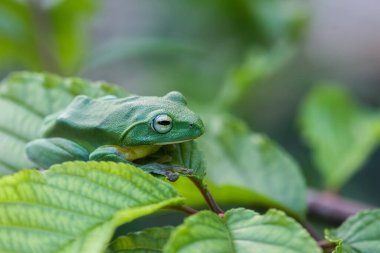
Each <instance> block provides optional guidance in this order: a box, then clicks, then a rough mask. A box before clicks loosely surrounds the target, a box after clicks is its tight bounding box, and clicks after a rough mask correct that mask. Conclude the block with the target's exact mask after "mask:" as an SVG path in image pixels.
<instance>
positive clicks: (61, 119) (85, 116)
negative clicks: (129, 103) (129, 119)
mask: <svg viewBox="0 0 380 253" xmlns="http://www.w3.org/2000/svg"><path fill="white" fill-rule="evenodd" d="M118 100H120V99H117V98H114V97H104V98H98V99H92V98H89V97H87V96H83V95H81V96H77V97H75V98H74V100H73V101H72V102H71V103H70V104H69V105H68V106H67V107H66V108H65V109H64V110H63V111H61V112H59V113H56V114H53V115H50V116H48V117H46V119H45V122H44V125H43V128H42V135H43V136H44V137H61V138H65V139H69V140H72V141H74V142H77V143H80V144H82V145H84V146H87V147H98V146H101V145H106V144H118V142H119V138H120V135H119V131H122V129H124V128H125V124H126V121H125V120H124V121H123V123H122V124H123V125H122V126H120V124H118V122H121V120H117V119H113V120H112V122H113V126H110V125H109V122H110V120H109V117H110V115H111V116H112V115H113V116H115V115H114V114H113V110H114V107H115V103H117V102H116V101H118ZM124 106H125V102H124ZM118 127H119V129H120V130H118V129H117V128H118Z"/></svg>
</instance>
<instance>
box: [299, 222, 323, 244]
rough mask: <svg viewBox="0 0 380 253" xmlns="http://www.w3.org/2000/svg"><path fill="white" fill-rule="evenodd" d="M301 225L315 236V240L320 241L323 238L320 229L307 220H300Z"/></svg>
mask: <svg viewBox="0 0 380 253" xmlns="http://www.w3.org/2000/svg"><path fill="white" fill-rule="evenodd" d="M299 222H300V223H301V225H302V226H303V227H304V228H305V229H306V231H307V232H309V234H310V235H311V237H313V238H314V240H316V241H319V240H321V239H322V237H321V235H320V234H319V233H318V231H316V230H315V228H314V227H313V226H312V225H311V224H310V223H309V222H307V221H299Z"/></svg>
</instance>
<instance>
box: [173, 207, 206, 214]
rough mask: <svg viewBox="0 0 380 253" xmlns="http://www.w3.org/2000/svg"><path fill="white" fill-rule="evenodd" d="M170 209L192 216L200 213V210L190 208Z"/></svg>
mask: <svg viewBox="0 0 380 253" xmlns="http://www.w3.org/2000/svg"><path fill="white" fill-rule="evenodd" d="M168 208H169V209H172V210H177V211H181V212H183V213H186V214H190V215H192V214H196V213H197V212H199V211H198V210H196V209H194V208H192V207H189V206H169V207H168Z"/></svg>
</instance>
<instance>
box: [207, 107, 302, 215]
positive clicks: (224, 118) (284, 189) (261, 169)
mask: <svg viewBox="0 0 380 253" xmlns="http://www.w3.org/2000/svg"><path fill="white" fill-rule="evenodd" d="M204 116H205V117H203V118H204V119H207V121H206V122H205V126H206V134H205V136H203V137H202V138H200V139H199V144H200V148H201V150H202V151H203V152H204V157H205V160H206V165H207V180H208V182H210V183H211V187H210V190H211V191H212V193H213V195H214V197H215V198H216V199H217V200H218V202H219V200H223V202H224V203H239V202H238V201H241V200H247V201H249V202H245V203H249V204H263V205H265V206H271V207H273V206H276V207H278V208H281V209H284V210H286V211H287V212H289V213H292V214H296V215H298V216H303V215H304V212H305V210H306V185H305V182H304V179H303V177H302V175H301V173H300V170H299V167H298V165H297V164H296V163H295V161H294V160H293V159H292V158H291V157H290V156H289V155H288V154H287V153H286V152H285V151H283V150H282V149H281V148H280V147H278V146H277V145H276V144H274V143H273V142H272V141H270V140H269V139H268V138H266V137H265V136H263V135H260V134H253V133H251V132H250V131H249V129H248V128H247V126H246V125H245V124H244V123H243V122H242V121H241V120H239V119H237V118H235V117H233V116H231V115H227V114H224V115H223V114H220V113H214V114H213V115H211V114H209V115H204ZM284 179H289V180H284ZM237 193H238V194H237Z"/></svg>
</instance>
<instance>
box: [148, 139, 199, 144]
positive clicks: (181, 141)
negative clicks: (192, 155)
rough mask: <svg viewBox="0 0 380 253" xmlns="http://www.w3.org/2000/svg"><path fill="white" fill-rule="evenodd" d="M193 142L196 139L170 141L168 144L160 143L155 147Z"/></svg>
mask: <svg viewBox="0 0 380 253" xmlns="http://www.w3.org/2000/svg"><path fill="white" fill-rule="evenodd" d="M191 140H194V138H192V139H186V140H180V141H168V142H160V143H155V144H153V145H160V146H162V145H171V144H178V143H183V142H187V141H191Z"/></svg>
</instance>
